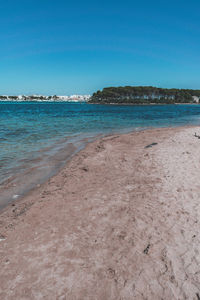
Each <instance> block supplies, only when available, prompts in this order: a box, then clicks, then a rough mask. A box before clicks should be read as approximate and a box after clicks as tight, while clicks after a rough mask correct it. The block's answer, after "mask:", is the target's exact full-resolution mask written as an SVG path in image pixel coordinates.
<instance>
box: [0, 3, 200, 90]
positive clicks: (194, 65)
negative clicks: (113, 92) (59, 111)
mask: <svg viewBox="0 0 200 300" xmlns="http://www.w3.org/2000/svg"><path fill="white" fill-rule="evenodd" d="M0 11H1V18H0V94H22V93H26V94H27V93H43V94H72V93H93V92H94V91H96V90H97V89H102V88H103V87H105V86H118V85H154V86H160V87H179V88H198V89H200V1H199V0H196V1H194V0H190V1H188V0H187V1H186V0H182V1H178V0H173V1H171V0H168V1H165V0H159V1H158V0H156V1H155V0H153V1H149V0H148V1H147V0H140V1H134V0H132V1H127V0H123V1H116V0H115V1H114V0H111V1H109V0H108V1H104V0H101V1H95V0H93V1H89V0H86V1H80V0H78V1H68V0H65V1H64V0H54V1H52V0H6V1H3V0H2V1H0Z"/></svg>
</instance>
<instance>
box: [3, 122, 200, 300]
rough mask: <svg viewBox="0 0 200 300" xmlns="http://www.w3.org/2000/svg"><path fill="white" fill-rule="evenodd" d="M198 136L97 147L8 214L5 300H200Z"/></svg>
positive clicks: (160, 134) (161, 136) (182, 133)
mask: <svg viewBox="0 0 200 300" xmlns="http://www.w3.org/2000/svg"><path fill="white" fill-rule="evenodd" d="M195 132H197V133H198V134H200V128H197V127H188V128H186V127H183V128H176V129H153V130H147V131H144V132H133V133H130V134H124V135H115V136H110V137H106V138H103V139H101V140H98V141H95V142H93V143H91V144H88V145H87V147H86V148H85V149H84V150H82V151H81V152H79V153H78V154H77V155H75V156H74V157H73V159H72V160H71V161H70V162H69V163H68V164H67V165H66V167H65V168H63V169H62V170H61V171H60V172H59V173H58V174H57V175H56V176H54V177H52V178H50V179H49V180H48V182H46V183H45V184H43V185H41V186H40V187H38V188H37V189H35V190H34V191H32V192H31V193H29V194H28V195H27V196H26V197H24V198H23V199H21V200H19V201H16V202H15V203H14V204H12V205H9V206H8V207H7V208H5V209H4V210H3V211H2V213H1V215H0V263H1V268H0V299H13V300H14V299H20V300H21V299H48V300H49V299H52V300H53V299H59V300H61V299H62V300H63V299H73V300H76V299H77V300H79V299H80V300H82V299H91V300H94V299H96V300H100V299H102V300H104V299H109V300H112V299H113V300H118V299H119V300H122V299H123V300H125V299H153V300H156V299H170V300H171V299H181V300H182V299H200V252H199V251H200V235H199V232H200V139H198V138H196V137H194V134H195ZM153 143H154V144H153Z"/></svg>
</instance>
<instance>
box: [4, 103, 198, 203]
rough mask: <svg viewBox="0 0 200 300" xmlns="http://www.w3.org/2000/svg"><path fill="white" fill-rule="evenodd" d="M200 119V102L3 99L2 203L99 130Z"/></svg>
mask: <svg viewBox="0 0 200 300" xmlns="http://www.w3.org/2000/svg"><path fill="white" fill-rule="evenodd" d="M199 124H200V105H166V106H159V105H155V106H113V105H91V104H86V103H52V102H50V103H41V102H40V103H38V102H22V103H17V102H15V103H12V102H0V147H1V148H0V184H1V191H0V192H1V195H0V207H1V206H2V207H3V206H5V204H6V203H7V202H9V201H11V199H12V198H13V197H14V198H17V197H18V196H16V195H19V196H20V195H22V194H24V193H25V191H27V190H29V189H30V188H32V187H34V185H35V184H37V183H38V182H42V181H44V180H45V179H46V178H48V177H49V176H51V175H52V174H53V173H55V171H56V170H57V169H58V168H59V167H61V166H62V164H63V163H65V162H66V161H67V159H69V158H70V157H71V155H72V154H73V153H75V152H76V151H78V150H79V149H80V148H81V147H83V146H84V145H85V144H86V143H87V142H88V139H89V141H91V140H93V139H94V138H95V137H96V136H97V135H99V136H102V135H105V134H109V133H114V132H128V131H130V130H140V129H144V128H149V127H169V126H181V125H199ZM25 178H26V180H24V179H25ZM5 187H6V188H5ZM5 191H6V192H5ZM14 198H13V199H14Z"/></svg>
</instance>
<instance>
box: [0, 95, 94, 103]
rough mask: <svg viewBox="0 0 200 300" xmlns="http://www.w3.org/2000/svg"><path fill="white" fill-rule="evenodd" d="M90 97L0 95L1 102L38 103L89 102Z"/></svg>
mask: <svg viewBox="0 0 200 300" xmlns="http://www.w3.org/2000/svg"><path fill="white" fill-rule="evenodd" d="M90 97H91V96H90V95H71V96H57V95H53V96H44V95H19V96H8V95H0V101H16V102H17V101H18V102H23V101H38V102H44V101H47V102H56V101H57V102H87V101H89V99H90Z"/></svg>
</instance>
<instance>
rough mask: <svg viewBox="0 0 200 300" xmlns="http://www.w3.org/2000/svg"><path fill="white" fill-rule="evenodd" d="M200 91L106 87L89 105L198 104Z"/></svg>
mask: <svg viewBox="0 0 200 300" xmlns="http://www.w3.org/2000/svg"><path fill="white" fill-rule="evenodd" d="M199 99H200V90H191V89H165V88H157V87H153V86H124V87H121V86H120V87H107V88H104V89H103V90H102V91H97V92H96V93H94V94H93V95H92V97H91V98H90V101H89V103H99V104H175V103H199Z"/></svg>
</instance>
